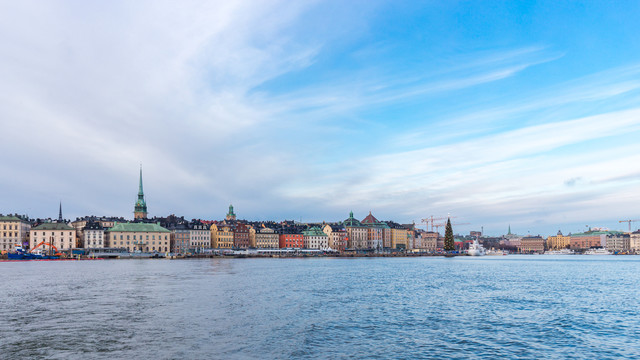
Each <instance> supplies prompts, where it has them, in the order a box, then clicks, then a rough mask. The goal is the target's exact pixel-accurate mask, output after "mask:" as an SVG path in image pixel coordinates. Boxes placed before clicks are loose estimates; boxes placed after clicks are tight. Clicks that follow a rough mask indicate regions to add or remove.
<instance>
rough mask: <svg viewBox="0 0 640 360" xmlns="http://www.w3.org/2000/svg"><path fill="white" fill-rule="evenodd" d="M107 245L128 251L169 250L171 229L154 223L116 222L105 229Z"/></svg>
mask: <svg viewBox="0 0 640 360" xmlns="http://www.w3.org/2000/svg"><path fill="white" fill-rule="evenodd" d="M106 238H107V243H108V246H109V247H112V248H125V249H127V250H128V251H129V252H136V251H141V252H169V251H170V245H171V231H169V230H168V229H165V228H163V227H162V226H160V225H158V224H155V223H129V222H127V223H116V224H115V225H114V226H113V227H112V228H110V229H108V230H107V231H106Z"/></svg>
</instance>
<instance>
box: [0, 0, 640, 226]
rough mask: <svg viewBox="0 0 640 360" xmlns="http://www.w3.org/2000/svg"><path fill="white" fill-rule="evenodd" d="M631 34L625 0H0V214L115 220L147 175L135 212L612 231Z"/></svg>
mask: <svg viewBox="0 0 640 360" xmlns="http://www.w3.org/2000/svg"><path fill="white" fill-rule="evenodd" d="M639 18H640V3H639V2H637V1H585V2H569V1H566V2H565V1H504V2H503V1H452V0H445V1H421V2H415V1H348V2H344V1H295V2H291V1H233V2H225V1H217V2H215V1H214V2H212V1H180V2H175V1H108V2H86V1H55V0H54V1H44V2H43V1H4V0H3V1H0V45H1V46H0V152H1V153H2V154H3V156H2V160H0V213H5V214H6V213H19V214H28V215H29V216H31V217H34V218H35V217H40V218H46V217H53V218H55V217H57V213H58V204H59V202H62V206H63V211H64V215H65V217H66V218H69V219H75V217H78V216H84V215H97V216H123V217H125V218H132V217H133V206H134V203H135V200H136V195H137V190H138V188H137V187H138V174H139V168H140V165H141V164H142V168H143V177H144V190H145V198H146V201H147V205H148V209H149V216H166V215H169V214H176V215H178V216H185V218H188V219H191V218H200V219H207V220H214V219H222V218H223V217H224V215H225V213H226V211H227V207H228V205H229V204H230V203H232V204H233V205H234V207H235V211H236V214H238V217H239V218H244V219H247V220H276V221H279V220H284V219H289V220H297V221H303V222H314V221H341V220H343V219H345V218H347V217H348V215H349V212H350V211H353V212H354V214H355V216H356V217H357V218H359V219H362V218H364V217H365V216H366V215H367V214H368V213H369V211H372V213H373V214H374V215H375V216H376V217H377V218H378V219H383V220H394V221H397V222H400V223H411V222H414V221H415V222H416V223H417V224H418V225H421V219H424V218H426V217H429V216H432V215H433V216H435V217H446V216H448V215H450V216H452V217H453V219H452V220H453V223H454V231H455V232H457V233H468V232H469V231H470V230H481V229H482V230H483V231H484V233H485V234H486V235H502V234H505V233H506V231H507V228H508V226H509V225H510V226H511V229H512V231H513V232H515V233H518V234H523V235H526V234H532V235H536V234H541V235H549V234H555V233H556V232H557V231H558V230H562V231H563V233H569V232H574V233H575V232H579V231H584V230H585V229H587V228H589V227H607V228H610V229H621V230H627V229H628V224H627V223H620V222H619V221H620V220H627V219H640V211H639V210H638V209H639V206H638V204H640V192H639V191H638V190H639V189H640V168H638V165H637V164H638V163H640V141H638V139H639V135H640V41H638V21H637V19H639ZM632 226H633V228H634V229H637V228H638V227H640V222H637V223H632ZM423 228H424V227H423Z"/></svg>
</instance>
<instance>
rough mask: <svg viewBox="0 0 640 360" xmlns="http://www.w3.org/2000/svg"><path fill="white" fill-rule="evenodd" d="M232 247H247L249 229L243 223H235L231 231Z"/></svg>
mask: <svg viewBox="0 0 640 360" xmlns="http://www.w3.org/2000/svg"><path fill="white" fill-rule="evenodd" d="M233 247H235V248H240V249H246V248H248V247H249V227H248V226H247V225H245V224H243V223H237V224H236V226H235V227H234V229H233Z"/></svg>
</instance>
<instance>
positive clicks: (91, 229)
mask: <svg viewBox="0 0 640 360" xmlns="http://www.w3.org/2000/svg"><path fill="white" fill-rule="evenodd" d="M82 241H83V243H84V248H85V249H102V248H105V247H107V246H106V244H105V236H104V228H103V227H102V226H100V223H99V222H88V223H87V224H86V225H85V226H84V228H83V229H82Z"/></svg>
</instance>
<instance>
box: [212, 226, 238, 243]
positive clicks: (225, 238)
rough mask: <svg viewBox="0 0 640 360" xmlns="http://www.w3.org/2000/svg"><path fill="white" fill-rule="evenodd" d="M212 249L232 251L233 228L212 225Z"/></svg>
mask: <svg viewBox="0 0 640 360" xmlns="http://www.w3.org/2000/svg"><path fill="white" fill-rule="evenodd" d="M210 232H211V247H212V248H215V249H231V248H232V247H233V227H232V226H231V225H228V224H215V223H214V224H211V227H210Z"/></svg>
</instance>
